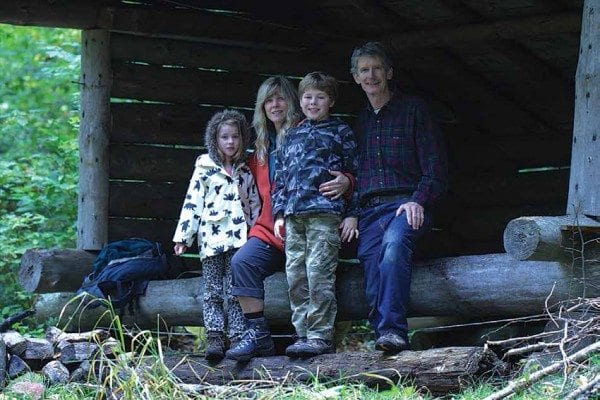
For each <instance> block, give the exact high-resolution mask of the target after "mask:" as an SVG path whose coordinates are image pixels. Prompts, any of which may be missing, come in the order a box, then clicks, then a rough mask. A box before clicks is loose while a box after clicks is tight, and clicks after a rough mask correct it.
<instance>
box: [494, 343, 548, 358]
mask: <svg viewBox="0 0 600 400" xmlns="http://www.w3.org/2000/svg"><path fill="white" fill-rule="evenodd" d="M558 346H559V344H558V343H544V342H540V343H535V344H530V345H527V346H523V347H517V348H516V349H510V350H508V351H507V352H506V353H504V358H507V357H512V356H516V355H519V354H525V353H532V352H534V351H538V350H544V349H547V348H549V347H558Z"/></svg>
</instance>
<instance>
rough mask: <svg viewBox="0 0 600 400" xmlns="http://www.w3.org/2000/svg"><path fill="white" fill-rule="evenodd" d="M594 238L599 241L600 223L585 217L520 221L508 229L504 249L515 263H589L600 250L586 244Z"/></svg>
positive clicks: (542, 218) (509, 225) (516, 221)
mask: <svg viewBox="0 0 600 400" xmlns="http://www.w3.org/2000/svg"><path fill="white" fill-rule="evenodd" d="M594 235H595V237H596V238H598V237H600V223H599V222H596V221H595V220H593V219H590V218H587V217H585V216H578V217H576V216H573V215H566V216H558V217H520V218H516V219H513V220H512V221H510V222H509V223H508V225H507V226H506V229H505V230H504V249H505V251H506V252H507V253H508V254H509V255H511V256H512V257H513V258H515V259H516V260H530V261H564V262H568V261H571V260H573V259H581V258H582V257H583V258H585V259H590V258H593V257H594V255H595V253H597V250H598V247H600V246H598V243H597V242H596V244H594V241H593V240H592V241H591V242H589V240H586V239H589V236H592V239H593V236H594ZM582 239H583V240H582ZM586 242H589V246H587V248H585V247H586V246H584V243H586Z"/></svg>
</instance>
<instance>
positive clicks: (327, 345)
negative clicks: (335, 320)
mask: <svg viewBox="0 0 600 400" xmlns="http://www.w3.org/2000/svg"><path fill="white" fill-rule="evenodd" d="M330 353H335V346H334V345H333V343H332V342H331V341H330V340H325V339H308V340H306V341H305V342H304V343H300V344H298V347H297V350H296V354H297V357H300V358H309V357H314V356H318V355H321V354H330Z"/></svg>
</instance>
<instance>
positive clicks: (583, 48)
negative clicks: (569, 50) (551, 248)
mask: <svg viewBox="0 0 600 400" xmlns="http://www.w3.org/2000/svg"><path fill="white" fill-rule="evenodd" d="M599 109H600V0H585V3H584V6H583V15H582V21H581V40H580V50H579V62H578V63H577V72H576V74H575V119H574V124H573V142H572V143H573V144H572V151H571V179H570V182H569V200H568V203H567V214H576V215H579V214H584V215H593V216H596V217H597V216H600V195H599V194H600V159H599V158H598V154H600V132H599V128H600V113H599V112H598V110H599Z"/></svg>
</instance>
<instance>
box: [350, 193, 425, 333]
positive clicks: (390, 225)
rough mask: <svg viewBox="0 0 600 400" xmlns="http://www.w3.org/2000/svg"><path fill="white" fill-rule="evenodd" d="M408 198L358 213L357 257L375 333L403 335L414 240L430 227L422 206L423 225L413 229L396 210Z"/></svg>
mask: <svg viewBox="0 0 600 400" xmlns="http://www.w3.org/2000/svg"><path fill="white" fill-rule="evenodd" d="M408 201H409V199H408V198H405V199H401V200H398V201H394V202H389V203H383V204H380V205H378V206H375V207H369V208H364V209H363V210H362V212H361V214H360V216H359V220H358V221H359V223H358V229H359V231H360V235H359V242H358V258H359V259H360V262H361V264H362V265H363V268H364V277H365V297H366V298H367V301H368V303H369V307H370V309H371V311H370V313H369V321H370V323H371V326H372V327H373V330H375V334H376V335H377V337H379V336H380V335H382V334H384V333H387V332H393V333H396V334H399V335H401V336H403V337H404V338H406V337H407V331H408V324H407V321H406V314H407V309H408V303H409V295H410V279H411V270H412V261H413V260H412V259H413V253H414V248H415V242H416V241H417V239H418V238H419V237H421V236H422V235H423V234H424V233H425V232H427V231H428V230H429V229H430V228H431V215H430V214H429V212H427V210H425V216H424V222H423V226H421V228H419V229H418V230H414V229H413V228H412V227H411V226H410V225H408V222H407V220H406V213H402V214H401V215H400V216H398V217H396V210H397V209H398V207H400V205H402V204H403V203H406V202H408Z"/></svg>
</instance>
